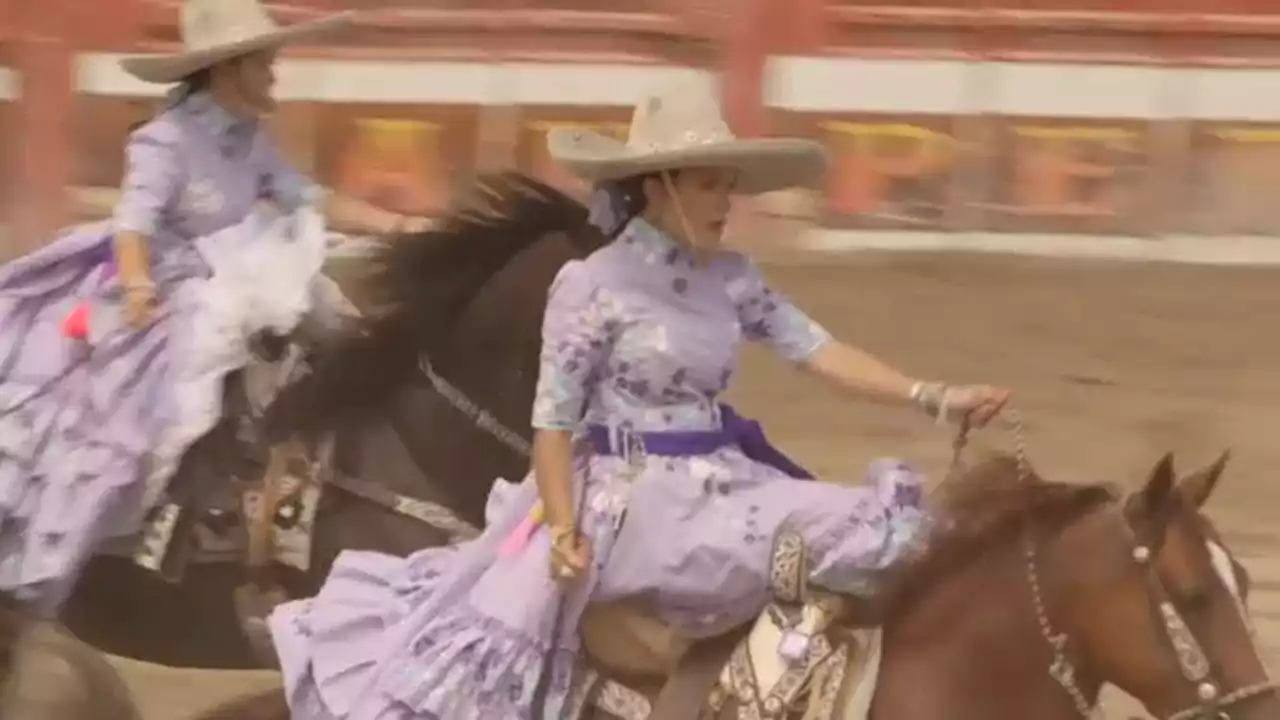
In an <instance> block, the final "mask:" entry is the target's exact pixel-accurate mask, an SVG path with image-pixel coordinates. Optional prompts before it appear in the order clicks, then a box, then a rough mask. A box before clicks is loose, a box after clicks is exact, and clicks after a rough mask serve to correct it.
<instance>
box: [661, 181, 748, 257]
mask: <svg viewBox="0 0 1280 720" xmlns="http://www.w3.org/2000/svg"><path fill="white" fill-rule="evenodd" d="M665 177H666V178H667V181H664V180H663V176H655V177H652V178H648V179H646V180H645V195H646V197H647V198H648V205H649V212H646V213H645V216H646V217H647V218H649V219H650V220H651V221H653V222H654V224H656V225H658V227H659V228H661V229H662V230H663V231H664V232H666V233H667V234H668V235H671V236H672V237H674V238H677V239H679V240H682V241H684V242H685V243H687V244H688V245H690V246H691V247H693V248H694V249H696V250H717V249H719V247H720V243H721V240H722V239H723V237H724V228H725V224H726V223H727V222H728V219H729V210H730V208H731V206H732V200H731V198H732V195H733V190H734V186H735V185H736V184H737V176H736V175H735V173H734V172H733V171H731V170H726V169H723V168H685V169H681V170H680V171H679V172H676V173H669V174H667V175H666V176H665Z"/></svg>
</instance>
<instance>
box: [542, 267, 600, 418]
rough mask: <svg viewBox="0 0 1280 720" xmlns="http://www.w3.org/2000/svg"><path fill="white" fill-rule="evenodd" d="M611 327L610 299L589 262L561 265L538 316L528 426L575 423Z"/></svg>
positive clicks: (596, 369) (583, 406)
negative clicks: (534, 378)
mask: <svg viewBox="0 0 1280 720" xmlns="http://www.w3.org/2000/svg"><path fill="white" fill-rule="evenodd" d="M617 327H618V323H617V310H616V307H615V303H614V301H613V300H612V299H611V297H610V295H609V291H608V290H607V289H605V288H603V287H600V286H599V284H598V283H596V281H595V280H594V279H593V278H592V277H591V274H590V269H589V267H588V266H587V265H585V264H584V263H583V262H582V261H577V260H576V261H572V262H570V263H568V264H567V265H565V266H564V267H563V268H561V270H560V273H559V274H558V275H557V276H556V279H555V281H554V282H553V283H552V285H551V291H550V295H549V297H548V300H547V311H546V315H545V316H544V318H543V321H542V355H541V360H540V362H539V367H538V387H537V391H536V393H535V394H534V400H533V422H532V425H533V427H535V428H538V429H542V430H573V429H575V428H577V426H578V423H579V422H580V421H581V420H582V415H583V412H584V411H585V409H586V403H587V398H588V397H589V395H590V393H591V388H592V384H593V383H594V382H595V381H596V379H597V378H598V377H599V369H600V367H601V366H602V365H603V363H604V361H605V359H606V358H607V357H608V354H609V351H610V349H611V348H612V346H613V342H614V339H615V338H614V336H615V335H616V333H617Z"/></svg>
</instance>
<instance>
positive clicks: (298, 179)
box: [260, 131, 321, 211]
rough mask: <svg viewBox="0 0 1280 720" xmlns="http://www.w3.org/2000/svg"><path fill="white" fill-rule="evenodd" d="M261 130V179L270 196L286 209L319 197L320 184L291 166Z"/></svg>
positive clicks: (306, 203) (307, 203)
mask: <svg viewBox="0 0 1280 720" xmlns="http://www.w3.org/2000/svg"><path fill="white" fill-rule="evenodd" d="M260 132H262V136H261V138H260V142H262V144H263V146H264V147H263V151H262V152H263V168H262V179H263V181H264V182H265V183H266V184H267V188H268V189H269V190H270V191H271V196H272V197H273V198H274V199H275V200H276V201H277V202H278V203H279V204H280V205H281V206H282V207H283V208H284V209H286V210H291V211H292V210H297V209H298V208H300V207H302V206H303V205H309V204H313V203H315V202H317V201H318V200H319V199H320V194H321V190H320V186H319V185H317V184H316V183H314V182H312V180H311V178H309V177H307V176H306V175H304V174H303V173H302V172H301V171H299V170H298V169H297V168H295V167H294V166H293V164H292V163H290V162H289V161H288V160H286V159H285V157H284V155H283V154H281V153H280V149H279V148H278V147H276V144H275V142H274V141H273V140H272V139H271V137H270V136H269V135H267V134H266V131H260Z"/></svg>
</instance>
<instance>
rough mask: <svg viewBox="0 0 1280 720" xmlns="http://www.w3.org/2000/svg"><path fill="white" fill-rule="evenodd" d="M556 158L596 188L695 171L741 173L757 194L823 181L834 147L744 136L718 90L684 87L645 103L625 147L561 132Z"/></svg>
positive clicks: (554, 144)
mask: <svg viewBox="0 0 1280 720" xmlns="http://www.w3.org/2000/svg"><path fill="white" fill-rule="evenodd" d="M547 149H548V151H549V152H550V154H551V157H552V159H554V160H555V161H556V162H557V163H559V164H560V165H562V166H564V168H565V169H567V170H569V171H570V172H572V173H574V174H575V175H577V176H578V177H580V178H582V179H583V180H587V181H589V182H592V183H602V182H608V181H610V180H621V179H624V178H628V177H634V176H637V175H646V174H649V173H656V172H662V171H664V170H679V169H681V168H693V167H717V168H727V169H730V170H734V171H736V172H737V173H738V184H737V192H740V193H743V194H748V195H755V194H758V193H763V192H770V191H773V190H781V189H783V188H789V187H798V186H813V185H815V184H816V183H818V182H819V181H820V180H821V179H822V176H823V174H824V173H825V171H826V167H827V153H826V149H825V148H823V146H822V145H821V144H819V143H816V142H813V141H810V140H800V139H795V138H764V139H749V140H744V139H739V138H738V137H736V136H735V135H734V134H733V131H732V130H730V129H729V125H728V124H727V123H726V122H725V121H724V114H723V112H722V110H721V107H720V102H719V101H718V100H717V98H716V96H715V93H714V91H713V89H712V88H710V87H708V86H706V85H705V84H701V83H699V84H696V85H695V84H692V83H690V84H677V85H673V86H670V87H668V88H667V89H665V90H663V91H661V92H657V93H654V94H651V95H649V96H648V97H645V98H642V99H641V100H640V102H639V103H638V104H637V105H636V108H635V113H634V114H633V115H632V116H631V129H630V131H629V132H628V134H627V139H626V141H625V142H623V141H620V140H617V139H615V138H612V137H609V136H608V135H603V134H601V133H598V132H593V131H591V130H583V129H580V128H555V129H553V130H551V132H549V133H548V134H547Z"/></svg>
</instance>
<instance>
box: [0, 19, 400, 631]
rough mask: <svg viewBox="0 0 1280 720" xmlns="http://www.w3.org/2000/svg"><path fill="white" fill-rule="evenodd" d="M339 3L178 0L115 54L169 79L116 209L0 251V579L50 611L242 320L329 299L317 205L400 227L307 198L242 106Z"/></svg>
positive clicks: (166, 466) (154, 474)
mask: <svg viewBox="0 0 1280 720" xmlns="http://www.w3.org/2000/svg"><path fill="white" fill-rule="evenodd" d="M349 19H350V18H349V16H336V17H332V18H328V19H324V20H319V21H316V22H312V23H305V24H301V25H294V26H290V27H286V28H280V27H278V26H276V25H275V24H274V23H273V22H272V21H271V19H270V18H269V17H268V16H267V14H266V12H265V11H264V10H263V9H262V7H261V6H260V5H258V3H257V0H188V1H187V2H185V3H184V4H183V5H182V10H181V21H182V22H181V24H182V30H183V38H184V41H185V43H186V45H187V47H188V48H191V49H190V50H188V51H186V52H182V53H178V54H174V55H167V56H152V57H145V58H133V59H128V60H125V61H123V65H124V68H125V70H127V71H128V72H130V73H131V74H133V75H134V76H136V77H138V78H140V79H142V80H145V81H149V82H156V83H177V87H176V92H174V93H173V94H172V95H171V97H170V102H169V103H168V105H167V107H166V108H165V109H164V110H163V111H162V112H161V113H160V114H159V115H158V116H157V117H155V118H154V119H152V120H151V121H150V122H148V123H146V124H144V125H143V126H142V127H140V128H138V129H137V130H135V131H134V132H133V133H131V135H130V138H129V142H128V146H127V149H126V156H127V169H126V174H125V178H124V185H123V190H122V193H121V197H120V200H119V203H118V205H117V207H116V209H115V213H114V218H113V219H112V220H110V221H109V222H105V223H98V224H91V225H85V226H79V227H75V228H72V229H70V230H68V231H66V232H65V233H64V234H63V235H61V236H60V237H58V238H56V239H55V240H54V241H53V242H51V243H50V244H48V245H47V246H45V247H43V248H42V249H40V250H37V251H36V252H33V253H31V254H29V255H27V256H25V257H21V258H19V259H17V260H15V261H13V262H11V263H8V264H7V265H4V266H2V267H0V592H4V593H10V594H13V595H15V596H16V597H17V598H18V599H20V600H21V601H23V602H25V603H28V604H30V605H31V606H33V607H34V608H36V609H38V610H40V611H43V612H48V613H52V612H56V610H57V609H58V607H59V606H60V604H61V603H62V602H63V601H64V600H65V598H66V597H67V595H68V593H69V592H70V590H71V588H72V586H73V585H74V582H75V579H76V577H77V575H78V571H79V569H80V568H81V566H82V565H83V564H84V562H85V561H86V560H87V558H88V556H89V555H90V554H91V553H92V551H93V550H94V549H95V548H96V547H97V546H98V545H99V544H100V543H101V542H102V541H103V540H104V539H107V538H109V537H114V536H123V535H130V534H132V533H134V532H136V531H137V530H138V527H139V524H140V521H141V519H142V517H143V515H144V513H145V512H146V511H147V510H148V509H149V508H150V507H151V506H152V505H153V504H154V503H155V502H156V500H157V499H158V498H159V497H160V496H161V494H162V492H163V490H164V487H165V484H166V483H167V481H168V479H169V477H170V476H171V475H172V473H173V471H174V470H175V469H176V466H177V462H178V460H179V458H180V457H181V456H182V454H183V453H184V452H185V451H186V450H187V449H188V448H189V447H190V446H191V444H192V443H193V442H195V441H196V440H197V439H198V438H200V437H201V436H202V435H204V434H205V433H206V432H208V431H209V430H210V429H211V428H212V427H213V425H214V424H215V423H216V421H217V419H218V417H219V416H220V414H221V411H222V409H221V390H222V380H223V378H224V377H225V375H226V374H227V373H228V372H230V371H232V370H234V369H236V367H238V366H240V365H243V363H244V362H245V361H247V359H248V340H247V338H248V336H249V335H250V334H252V333H254V332H255V331H256V330H270V331H275V332H288V331H289V330H291V329H292V328H293V326H294V325H296V324H297V322H298V321H299V320H300V319H302V318H303V317H304V316H305V317H307V318H312V317H314V316H315V315H316V314H317V313H318V312H321V314H323V313H322V311H327V312H328V314H329V315H330V316H332V315H333V313H334V310H335V308H333V307H330V306H331V305H332V304H333V302H334V301H340V300H341V298H340V296H335V293H333V292H332V290H333V289H332V288H330V287H327V286H324V285H321V284H318V281H319V280H320V278H319V277H318V271H319V268H320V264H321V263H322V262H323V257H324V247H325V246H324V242H325V238H324V223H323V221H322V220H321V219H320V215H319V213H318V209H319V208H318V207H317V206H319V205H320V204H321V203H322V202H323V204H324V205H325V208H324V209H325V210H326V211H328V214H329V216H330V217H331V218H332V219H333V220H334V221H335V222H336V223H337V224H339V225H341V226H344V227H348V228H352V229H361V230H363V231H365V232H388V231H391V230H393V229H395V228H397V227H400V226H404V224H405V220H406V219H405V218H402V217H400V216H397V215H394V214H392V213H388V212H385V211H382V210H378V209H376V208H373V207H370V206H368V205H365V204H364V203H361V202H357V201H354V200H351V199H343V198H337V197H328V198H323V197H321V193H319V192H318V191H317V189H316V188H315V187H314V186H313V185H312V184H311V183H310V182H309V181H308V180H307V179H306V178H305V177H303V176H302V175H301V174H299V173H298V172H297V171H296V170H294V169H293V168H291V167H290V166H289V165H288V164H286V162H285V161H284V160H283V158H282V157H281V155H280V154H279V152H278V150H277V148H276V146H275V145H274V144H273V143H272V141H271V139H270V137H269V136H268V134H267V132H266V129H265V128H264V127H263V126H262V125H261V124H260V121H259V118H260V117H261V116H263V115H265V114H267V113H269V112H270V111H271V110H272V109H273V107H274V103H273V100H272V97H271V86H272V82H273V74H272V65H273V61H274V57H275V52H276V50H277V49H278V48H279V47H281V46H283V45H285V44H287V43H289V42H293V41H297V40H301V39H307V38H311V37H315V36H317V35H318V34H320V33H324V32H329V31H332V30H335V29H337V28H340V27H342V26H343V25H345V24H347V22H348V21H349ZM413 224H415V225H417V224H420V221H414V222H413ZM338 309H340V308H338Z"/></svg>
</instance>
